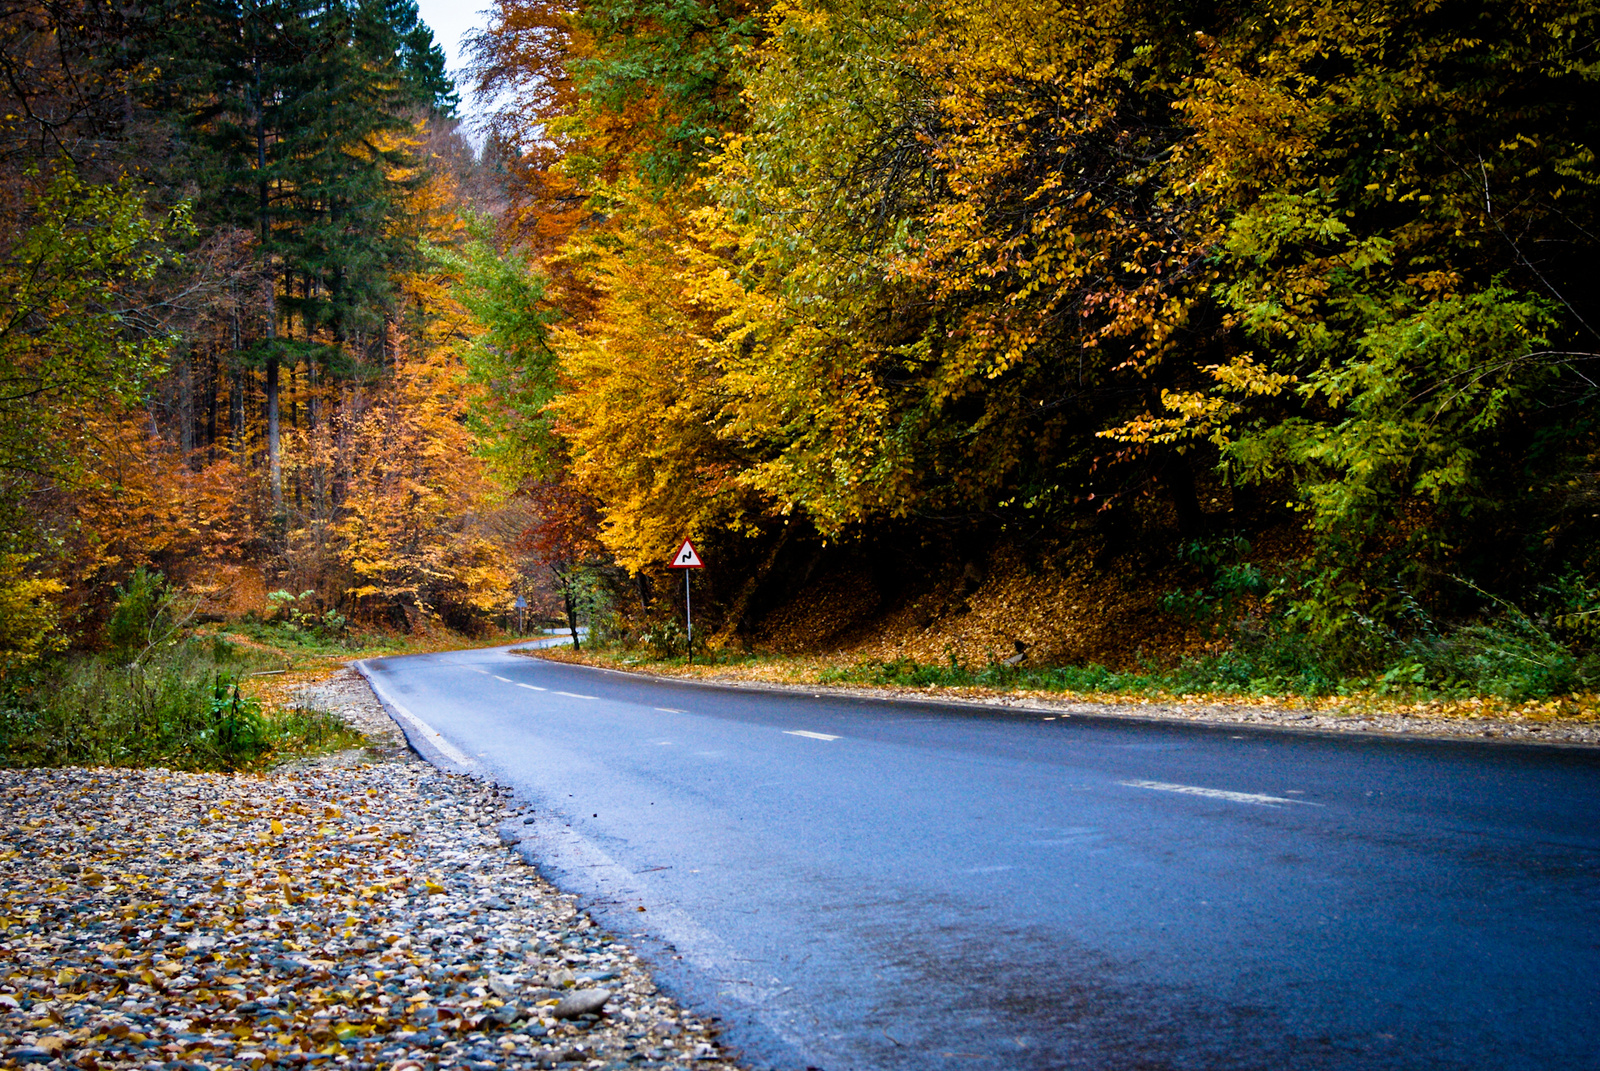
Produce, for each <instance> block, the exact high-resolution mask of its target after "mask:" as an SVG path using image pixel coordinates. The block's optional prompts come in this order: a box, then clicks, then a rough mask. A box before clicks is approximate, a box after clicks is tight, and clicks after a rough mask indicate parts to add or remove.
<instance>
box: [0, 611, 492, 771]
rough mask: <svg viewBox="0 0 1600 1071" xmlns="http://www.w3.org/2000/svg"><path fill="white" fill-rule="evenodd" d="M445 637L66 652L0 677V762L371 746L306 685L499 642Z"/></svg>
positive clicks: (232, 766)
mask: <svg viewBox="0 0 1600 1071" xmlns="http://www.w3.org/2000/svg"><path fill="white" fill-rule="evenodd" d="M511 639H512V638H510V637H490V638H485V639H482V640H473V639H469V638H467V637H463V636H461V635H459V634H457V633H453V632H448V631H445V630H433V631H430V632H426V633H422V634H419V635H415V636H395V635H390V634H385V633H379V632H356V631H351V630H341V631H340V632H339V633H338V634H337V635H329V634H324V635H319V634H317V633H315V632H314V631H312V630H308V629H298V628H296V627H295V626H293V625H289V624H284V623H273V622H266V623H263V622H252V621H242V622H230V623H226V624H220V625H207V626H202V627H200V628H195V629H178V630H173V632H172V635H171V636H170V637H168V638H166V639H164V640H163V641H162V642H161V643H159V644H156V645H152V646H150V647H148V648H146V649H145V650H143V651H142V652H140V653H139V655H138V656H137V657H136V658H132V659H131V660H130V659H128V658H127V652H126V650H123V651H120V652H119V651H103V652H92V653H84V652H80V653H73V654H68V655H65V656H62V657H59V658H56V659H53V660H51V661H49V662H46V663H43V664H40V665H36V666H32V667H29V669H28V670H27V672H26V673H24V674H19V675H14V676H13V677H11V678H9V679H7V680H5V681H4V682H0V766H8V767H29V766H69V765H70V766H140V767H152V766H162V767H167V768H171V769H182V770H254V769H263V768H266V767H269V766H272V765H275V764H277V763H280V762H284V761H289V760H292V759H297V758H304V757H310V756H315V755H321V754H328V753H331V752H335V751H342V750H347V749H352V748H359V747H363V746H365V743H366V740H365V738H364V737H363V736H362V735H361V734H360V733H358V732H355V731H354V730H352V729H350V728H349V727H348V726H347V725H346V724H345V723H344V722H343V721H342V720H341V719H340V718H339V717H338V716H337V715H335V714H332V713H330V712H328V711H323V710H318V709H315V708H312V707H307V706H305V705H303V704H302V703H301V702H300V701H299V698H298V694H297V693H298V692H299V690H300V689H301V688H302V687H304V686H306V685H309V684H312V683H314V682H316V681H319V680H321V679H323V678H325V677H327V676H328V675H329V674H330V673H332V672H334V671H335V670H337V669H339V668H340V667H342V666H343V665H345V664H347V663H348V662H350V661H352V660H353V659H357V658H371V657H382V656H395V655H405V654H420V653H425V652H430V651H440V650H459V649H462V648H466V647H472V646H492V645H494V644H502V643H506V642H511Z"/></svg>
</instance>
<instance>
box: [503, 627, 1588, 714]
mask: <svg viewBox="0 0 1600 1071" xmlns="http://www.w3.org/2000/svg"><path fill="white" fill-rule="evenodd" d="M529 653H530V654H536V655H537V656H539V657H543V658H549V659H553V660H557V661H563V662H575V663H582V664H586V665H594V666H603V667H606V668H610V669H621V670H635V671H640V672H649V673H655V674H659V675H663V676H673V677H684V678H691V679H699V680H707V681H729V682H737V681H748V682H763V683H771V684H780V685H792V686H804V685H816V686H824V687H830V686H831V687H847V688H852V689H871V690H879V691H883V692H886V693H890V694H906V693H917V694H923V695H933V696H941V695H942V696H946V697H949V698H984V697H993V696H1018V697H1022V696H1028V697H1039V698H1044V699H1058V700H1078V701H1085V702H1093V703H1105V704H1113V705H1164V706H1185V705H1194V706H1217V705H1223V706H1230V707H1249V708H1258V709H1265V708H1282V709H1286V710H1295V711H1308V710H1309V711H1320V712H1326V713H1329V714H1335V715H1338V714H1347V715H1350V716H1352V717H1366V716H1370V715H1374V714H1394V715H1406V716H1418V717H1425V718H1449V719H1473V720H1480V719H1506V720H1529V721H1536V722H1554V721H1563V722H1580V723H1592V722H1600V695H1594V694H1567V695H1556V696H1542V697H1537V698H1513V697H1505V696H1496V695H1475V694H1470V693H1466V692H1463V691H1461V690H1454V691H1444V690H1436V689H1427V688H1422V687H1417V686H1412V685H1406V684H1403V683H1400V684H1397V683H1396V682H1394V681H1385V680H1383V679H1381V678H1380V679H1377V680H1335V681H1322V680H1316V681H1310V682H1309V686H1308V685H1307V683H1306V682H1300V681H1297V680H1293V679H1284V678H1272V677H1256V678H1253V679H1251V678H1245V679H1243V680H1239V681H1233V680H1229V679H1228V678H1227V677H1226V676H1225V675H1224V674H1225V673H1227V672H1230V671H1232V669H1233V666H1234V663H1224V664H1222V665H1221V666H1219V665H1217V664H1214V663H1208V662H1193V663H1189V664H1186V665H1183V666H1179V667H1177V668H1173V669H1164V668H1160V667H1147V668H1142V669H1137V670H1113V669H1108V668H1106V667H1104V666H1099V665H1087V666H1025V665H1024V666H1009V665H1005V664H1003V663H989V664H988V665H985V666H981V667H968V666H963V665H960V664H958V663H956V662H954V661H952V662H949V663H947V664H942V665H941V664H928V663H921V662H917V661H914V660H912V659H899V660H896V661H891V662H884V661H874V660H862V659H858V658H852V657H851V656H850V655H849V654H847V653H844V652H840V653H838V654H834V655H780V654H770V653H748V652H720V651H714V652H706V653H705V654H701V653H698V652H697V653H696V655H695V661H694V663H693V664H692V665H691V664H690V663H688V662H687V660H686V659H685V658H684V657H683V656H681V655H678V656H673V657H660V656H658V655H655V654H652V653H651V652H649V651H646V650H642V649H639V648H631V647H615V646H613V647H607V646H596V645H590V646H587V647H585V648H584V649H583V650H582V651H579V652H574V651H573V650H572V649H571V648H563V647H556V648H548V649H545V650H540V651H537V652H529ZM1297 684H1299V685H1301V686H1300V687H1296V685H1297Z"/></svg>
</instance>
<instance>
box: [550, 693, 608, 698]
mask: <svg viewBox="0 0 1600 1071" xmlns="http://www.w3.org/2000/svg"><path fill="white" fill-rule="evenodd" d="M556 694H557V695H564V696H566V697H567V698H568V699H599V698H600V697H599V696H597V695H579V694H578V693H577V692H557V693H556Z"/></svg>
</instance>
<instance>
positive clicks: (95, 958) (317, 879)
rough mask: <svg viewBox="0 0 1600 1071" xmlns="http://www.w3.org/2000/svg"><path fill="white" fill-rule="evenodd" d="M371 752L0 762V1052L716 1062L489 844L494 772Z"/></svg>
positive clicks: (347, 681) (144, 1066)
mask: <svg viewBox="0 0 1600 1071" xmlns="http://www.w3.org/2000/svg"><path fill="white" fill-rule="evenodd" d="M303 701H305V702H307V703H308V704H311V705H315V706H318V707H320V708H322V709H328V710H334V711H335V712H337V713H339V714H341V715H342V716H343V717H345V718H346V720H348V721H350V722H351V723H352V724H354V725H355V726H356V727H357V728H358V729H361V730H362V731H363V732H365V733H366V734H367V735H368V738H369V740H370V741H371V742H372V745H373V746H372V747H371V748H369V749H367V750H365V751H361V752H344V753H340V754H338V755H334V756H330V757H327V758H325V759H322V760H318V761H310V760H303V761H300V762H297V763H294V764H292V765H290V766H287V767H283V768H280V769H277V770H274V771H272V772H270V773H267V774H238V775H230V774H201V773H181V772H172V771H167V770H123V769H34V770H0V801H3V802H0V807H3V812H0V830H3V841H0V1066H3V1067H7V1068H12V1067H22V1066H31V1067H35V1068H38V1067H43V1068H48V1069H51V1071H54V1069H57V1068H60V1069H63V1071H64V1069H65V1068H67V1067H68V1066H69V1065H70V1066H72V1067H76V1068H81V1069H83V1071H100V1069H111V1068H119V1069H120V1068H138V1069H141V1071H216V1069H220V1068H249V1069H251V1071H264V1069H277V1068H303V1067H317V1066H322V1067H328V1068H333V1067H338V1068H346V1069H349V1071H365V1069H369V1068H370V1069H382V1071H432V1069H434V1068H439V1069H443V1068H463V1069H474V1071H488V1069H490V1068H495V1069H499V1068H506V1069H519V1068H552V1067H557V1066H560V1067H563V1068H566V1067H571V1068H579V1067H582V1068H588V1069H600V1068H624V1067H627V1068H634V1067H672V1068H688V1067H694V1068H697V1069H698V1068H705V1069H718V1071H731V1069H732V1068H733V1067H734V1064H733V1063H732V1062H731V1061H729V1060H728V1059H727V1058H726V1055H725V1054H724V1053H723V1052H722V1051H721V1050H719V1048H718V1047H717V1043H716V1040H715V1036H714V1024H712V1023H709V1022H705V1021H702V1020H700V1019H698V1018H696V1017H695V1016H693V1015H691V1014H688V1013H687V1012H685V1010H684V1009H682V1008H681V1007H679V1006H678V1005H677V1004H676V1003H674V1002H673V1001H672V1000H671V999H669V998H668V997H667V996H665V995H664V994H662V993H661V992H659V991H658V990H657V989H656V987H655V985H654V984H653V982H652V981H651V979H650V977H649V974H648V973H647V971H646V969H645V966H644V964H643V963H642V962H641V961H640V960H639V958H638V957H637V956H636V955H635V954H634V953H633V952H632V951H631V950H630V949H629V947H628V946H627V944H626V943H625V942H624V941H623V940H620V939H619V938H618V937H617V936H616V935H613V934H610V933H607V932H605V931H603V930H602V929H601V928H599V927H598V926H596V925H595V924H594V923H593V922H592V921H591V920H590V919H589V918H587V917H586V916H585V915H584V914H583V913H582V912H581V911H579V910H577V908H576V906H575V901H574V898H573V897H571V896H569V895H566V894H563V893H560V892H559V891H558V890H556V889H555V888H553V887H552V886H550V885H549V884H548V883H546V882H545V881H544V880H543V879H541V878H540V877H539V876H538V873H537V871H536V870H535V869H534V868H533V867H531V866H528V865H526V864H525V863H524V862H523V860H522V857H521V856H520V855H519V854H518V853H517V851H516V850H515V847H514V846H515V842H516V841H517V840H518V839H519V836H520V834H519V833H518V830H519V829H520V827H521V825H522V823H521V822H520V821H519V820H518V815H517V814H516V813H515V812H514V810H513V809H511V808H510V807H508V803H509V801H508V799H507V798H506V797H505V796H504V795H503V794H502V790H501V789H499V788H497V787H495V786H492V785H486V784H483V783H481V782H478V781H475V780H472V779H470V778H466V777H461V776H456V775H450V774H445V773H442V772H440V771H438V770H436V769H434V768H433V767H432V766H429V765H428V764H426V763H424V762H422V761H421V760H419V759H416V758H415V756H413V755H412V754H411V753H410V752H408V751H407V750H406V749H405V747H404V744H403V740H402V739H401V738H400V737H399V735H398V733H397V732H396V731H395V729H394V726H393V723H392V722H390V720H389V719H388V717H387V716H386V715H384V714H383V712H382V710H381V708H379V707H378V705H377V703H376V702H375V700H374V699H373V698H372V694H371V692H370V691H369V690H368V689H367V687H366V684H365V683H364V682H363V681H361V679H360V678H359V677H358V676H356V675H355V674H354V673H352V672H350V671H348V670H346V671H341V672H340V673H339V674H337V675H336V676H335V677H334V678H333V679H332V680H331V681H329V682H327V683H326V684H324V685H321V686H318V687H317V688H316V689H314V690H313V691H312V692H311V693H310V694H307V695H305V696H303Z"/></svg>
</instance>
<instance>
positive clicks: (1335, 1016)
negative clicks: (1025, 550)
mask: <svg viewBox="0 0 1600 1071" xmlns="http://www.w3.org/2000/svg"><path fill="white" fill-rule="evenodd" d="M364 668H365V670H366V672H367V674H368V676H369V679H371V680H372V681H373V683H374V685H375V687H376V689H377V690H378V692H379V695H380V697H381V698H382V699H384V701H385V702H386V703H387V704H389V705H390V706H391V710H392V711H393V712H394V713H395V715H396V717H397V720H399V721H400V722H401V724H402V726H403V727H405V729H406V731H407V735H408V736H409V737H410V738H411V739H412V742H413V743H414V744H416V745H417V746H418V748H419V749H420V750H422V751H423V752H424V754H426V755H428V756H429V757H430V758H432V759H434V760H435V761H436V762H439V763H440V764H441V765H443V766H447V767H455V768H471V769H473V770H474V771H475V772H478V773H480V774H482V775H484V776H487V777H490V778H493V779H495V780H497V781H499V782H501V783H502V784H506V785H509V786H512V787H513V788H514V789H515V791H516V793H517V795H518V796H519V797H520V798H521V799H522V800H523V801H524V802H525V803H527V804H529V805H530V806H532V807H533V808H534V821H533V822H532V824H531V826H529V827H525V829H527V828H531V829H532V830H533V831H534V832H535V833H536V834H537V835H536V836H534V837H532V838H530V840H529V841H527V842H525V845H524V847H525V848H527V849H528V850H529V852H530V854H531V856H532V857H533V859H534V860H535V861H537V863H538V864H539V866H540V867H541V869H542V870H543V871H544V872H545V873H546V874H548V875H549V876H550V877H551V878H552V879H553V880H555V881H556V882H557V883H558V884H560V885H561V886H563V887H564V888H567V889H569V890H571V891H574V892H577V893H579V894H581V895H582V896H583V897H584V898H585V899H586V901H587V906H588V907H589V909H590V910H591V912H592V913H593V914H595V915H596V916H597V917H598V918H599V919H600V920H601V921H602V922H604V923H606V924H607V925H608V926H610V927H611V928H612V929H614V930H615V931H617V932H620V933H624V934H629V935H631V936H632V938H633V944H634V945H635V946H636V947H638V948H639V949H640V950H641V952H642V953H643V954H645V955H646V956H647V958H649V959H651V960H652V964H653V966H654V967H655V968H656V970H657V976H658V978H660V979H661V980H662V981H663V983H664V984H666V985H668V986H669V987H670V988H672V989H674V990H675V991H676V992H677V994H678V995H679V996H680V997H682V998H683V999H684V1000H685V1001H686V1002H688V1003H690V1004H692V1005H694V1006H696V1007H698V1008H700V1009H701V1010H702V1011H705V1012H707V1013H709V1014H715V1015H719V1016H720V1017H721V1018H722V1019H723V1021H724V1024H725V1026H726V1030H727V1033H726V1036H725V1040H726V1041H727V1043H728V1044H729V1045H730V1046H731V1047H732V1048H733V1049H734V1050H735V1052H736V1053H737V1054H738V1055H740V1056H741V1057H742V1058H743V1059H745V1060H747V1061H749V1062H750V1063H751V1064H752V1065H755V1066H773V1067H780V1068H803V1067H808V1066H809V1067H817V1068H825V1069H828V1071H865V1069H874V1068H885V1069H887V1068H906V1069H911V1068H916V1069H942V1068H978V1067H983V1068H997V1069H1001V1068H1015V1069H1019V1071H1020V1069H1035V1068H1037V1069H1056V1068H1085V1069H1091V1068H1092V1069H1095V1071H1115V1069H1124V1068H1126V1069H1133V1068H1139V1069H1157V1068H1205V1069H1213V1068H1239V1069H1256V1068H1259V1069H1262V1071H1267V1069H1271V1071H1289V1069H1298V1068H1305V1069H1316V1071H1324V1069H1338V1068H1351V1069H1357V1068H1359V1069H1362V1071H1371V1069H1381V1068H1417V1069H1423V1068H1426V1069H1429V1071H1437V1069H1449V1068H1461V1069H1473V1071H1478V1069H1490V1068H1494V1069H1500V1071H1511V1069H1519V1068H1530V1069H1531V1068H1561V1069H1579V1068H1600V1034H1597V1032H1596V1029H1595V1024H1596V1022H1600V1016H1597V1013H1600V913H1597V907H1600V752H1596V751H1592V750H1582V749H1570V748H1559V747H1533V746H1508V745H1494V744H1472V743H1459V742H1444V741H1434V740H1415V739H1413V740H1405V739H1388V738H1384V739H1380V738H1374V737H1352V736H1338V737H1331V736H1322V735H1317V734H1312V733H1295V732H1285V731H1281V730H1257V731H1251V730H1248V729H1241V728H1211V727H1203V726H1194V725H1180V724H1171V725H1168V724H1160V723H1130V722H1126V721H1116V720H1113V719H1096V718H1088V717H1081V716H1073V717H1070V718H1065V717H1063V718H1054V719H1051V718H1048V717H1047V716H1045V715H1041V714H1039V713H1037V712H1031V713H1015V714H1008V713H999V712H995V711H993V710H982V711H977V710H962V709H959V708H951V707H948V706H943V705H939V706H934V705H920V704H915V703H887V702H877V701H867V700H853V699H847V698H838V697H829V696H824V697H808V696H805V695H798V696H796V695H790V694H776V693H769V692H759V691H751V690H743V689H732V688H717V687H706V686H700V685H692V684H683V683H676V682H669V681H659V680H652V679H647V678H639V677H633V676H628V675H623V674H617V673H609V672H605V671H600V670H591V669H585V668H582V667H576V666H566V665H561V664H558V663H550V662H545V661H541V660H538V659H532V658H528V657H526V656H522V655H516V654H512V653H510V652H509V651H507V650H506V649H503V648H502V649H495V650H482V651H463V652H455V653H450V654H442V655H422V656H414V657H408V658H389V659H380V660H375V661H371V662H368V663H366V664H365V666H364ZM639 907H644V908H645V909H646V910H645V911H644V912H643V913H640V912H639V911H638V908H639Z"/></svg>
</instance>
